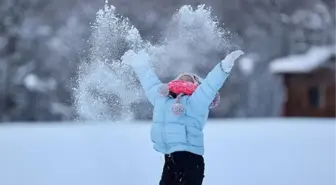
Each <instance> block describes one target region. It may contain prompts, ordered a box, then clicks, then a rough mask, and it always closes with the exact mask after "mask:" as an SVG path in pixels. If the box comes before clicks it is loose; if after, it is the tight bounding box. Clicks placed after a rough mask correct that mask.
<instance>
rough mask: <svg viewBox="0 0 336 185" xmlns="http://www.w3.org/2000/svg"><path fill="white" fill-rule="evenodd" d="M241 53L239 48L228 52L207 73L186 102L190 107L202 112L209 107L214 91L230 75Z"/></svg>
mask: <svg viewBox="0 0 336 185" xmlns="http://www.w3.org/2000/svg"><path fill="white" fill-rule="evenodd" d="M242 54H244V53H243V52H242V51H240V50H238V51H234V52H232V53H230V54H229V55H227V56H226V57H225V59H224V60H222V61H221V62H220V63H219V64H217V65H216V66H215V67H214V68H213V69H212V70H211V71H210V72H209V73H208V75H207V77H206V78H205V79H204V80H203V82H202V83H201V85H199V86H198V87H197V89H196V91H195V92H194V93H193V94H192V95H191V96H190V97H189V99H188V102H189V103H190V104H191V107H193V108H194V109H195V110H197V111H198V112H204V111H205V110H208V109H209V106H210V104H211V103H212V101H213V100H214V98H215V96H216V93H217V92H218V90H219V89H220V88H221V87H222V86H223V84H224V82H225V80H226V79H227V77H228V76H229V75H230V72H231V69H232V67H233V65H234V62H235V60H236V59H237V58H238V57H239V56H241V55H242Z"/></svg>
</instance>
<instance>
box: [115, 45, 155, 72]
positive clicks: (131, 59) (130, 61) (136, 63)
mask: <svg viewBox="0 0 336 185" xmlns="http://www.w3.org/2000/svg"><path fill="white" fill-rule="evenodd" d="M149 59H150V57H149V54H148V53H147V52H146V51H145V49H142V50H140V51H139V52H137V53H136V52H134V51H133V50H131V49H130V50H128V51H127V52H125V54H124V55H123V56H122V57H121V60H122V63H124V64H127V65H130V66H132V67H133V68H138V67H149V63H148V61H149Z"/></svg>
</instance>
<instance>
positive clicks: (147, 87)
mask: <svg viewBox="0 0 336 185" xmlns="http://www.w3.org/2000/svg"><path fill="white" fill-rule="evenodd" d="M122 61H123V63H126V64H128V65H130V66H131V67H132V68H133V69H134V71H135V73H136V75H137V76H138V78H139V81H140V83H141V86H142V87H143V89H144V91H145V94H146V97H147V98H148V100H149V102H150V103H151V104H152V105H154V102H155V100H156V99H157V98H159V97H160V95H159V93H158V88H159V87H160V85H162V82H161V81H160V80H159V78H158V77H157V75H156V74H155V72H154V70H153V69H152V67H151V66H150V64H149V55H148V53H147V52H146V51H144V50H141V51H139V52H138V53H135V52H134V51H133V50H129V51H127V52H126V53H125V54H124V56H123V57H122Z"/></svg>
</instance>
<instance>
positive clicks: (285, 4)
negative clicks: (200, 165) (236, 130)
mask: <svg viewBox="0 0 336 185" xmlns="http://www.w3.org/2000/svg"><path fill="white" fill-rule="evenodd" d="M104 3H105V2H104V1H91V0H71V1H69V0H57V1H55V0H1V1H0V20H1V21H0V121H1V122H17V121H28V122H35V121H60V120H73V119H74V118H76V117H77V116H78V115H76V111H75V110H74V108H73V103H74V98H73V91H72V88H73V87H74V86H76V82H75V81H74V80H73V79H74V78H75V76H76V72H77V67H78V65H79V63H80V62H81V59H82V58H83V56H85V48H86V47H87V40H88V38H89V36H90V34H91V33H90V31H91V30H90V23H92V22H93V21H94V20H95V17H96V12H97V11H98V9H101V8H103V6H104ZM203 3H205V4H206V5H207V6H211V7H212V8H213V14H214V15H215V16H217V17H218V19H219V21H220V22H221V23H224V25H225V27H226V28H228V29H229V30H231V31H232V32H233V33H235V34H234V35H233V38H232V39H233V43H235V44H236V45H237V46H239V47H240V48H242V49H243V50H244V51H245V53H246V55H245V56H244V57H242V58H241V59H240V60H239V61H238V62H237V65H236V66H235V68H234V72H233V73H232V75H231V76H230V78H229V79H228V81H227V83H226V86H225V88H222V90H221V92H220V93H221V95H222V103H221V106H220V107H218V108H216V109H214V110H212V111H211V115H210V116H211V117H212V118H222V117H281V116H298V117H335V1H334V0H295V1H289V0H235V1H232V0H221V1H220V0H207V1H196V0H173V1H172V0H170V1H154V0H142V1H134V2H133V1H124V0H110V2H109V4H113V5H114V6H115V7H116V8H117V11H118V13H120V14H122V15H124V16H126V17H128V18H129V19H130V21H131V22H132V23H133V24H134V25H135V26H136V27H137V28H138V29H139V31H140V34H141V35H142V36H143V37H144V38H146V39H147V40H150V41H152V42H155V41H156V40H157V38H158V37H159V36H160V33H161V31H162V29H163V28H164V26H165V23H167V21H168V20H169V19H170V18H171V16H172V14H173V13H174V12H175V11H176V10H177V9H178V8H179V7H181V6H182V5H185V4H189V5H192V6H196V5H199V4H203ZM209 70H210V68H202V69H200V70H199V72H200V74H202V75H204V74H206V73H207V72H208V71H209ZM148 108H150V106H149V105H148V103H147V102H142V103H141V102H140V103H137V104H136V105H135V108H134V110H133V112H134V113H135V115H136V118H137V119H149V118H150V117H151V115H150V114H151V113H150V111H148Z"/></svg>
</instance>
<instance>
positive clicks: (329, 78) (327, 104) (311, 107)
mask: <svg viewBox="0 0 336 185" xmlns="http://www.w3.org/2000/svg"><path fill="white" fill-rule="evenodd" d="M269 67H270V70H271V72H272V73H274V74H277V75H282V76H283V78H284V79H283V81H284V87H285V88H284V89H285V97H286V98H285V102H284V105H283V116H286V117H294V116H295V117H335V111H336V110H335V46H324V47H312V48H311V49H309V50H308V51H307V52H306V53H304V54H299V55H292V56H289V57H285V58H280V59H276V60H274V61H272V62H271V63H270V66H269Z"/></svg>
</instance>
